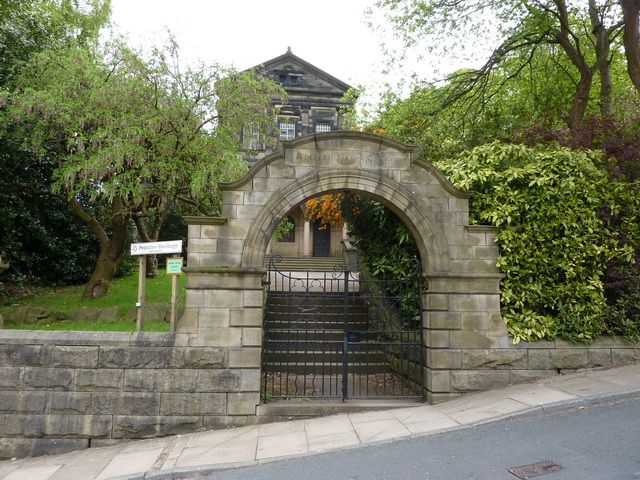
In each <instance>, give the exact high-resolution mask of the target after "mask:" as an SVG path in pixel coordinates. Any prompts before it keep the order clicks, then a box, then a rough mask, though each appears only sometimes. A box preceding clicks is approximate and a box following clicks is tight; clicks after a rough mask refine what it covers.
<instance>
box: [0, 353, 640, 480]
mask: <svg viewBox="0 0 640 480" xmlns="http://www.w3.org/2000/svg"><path fill="white" fill-rule="evenodd" d="M636 395H637V396H638V398H639V399H640V364H637V365H630V366H626V367H620V368H614V369H610V370H592V371H585V372H580V373H576V374H572V375H566V376H558V377H553V378H551V379H546V380H540V381H537V382H534V383H527V384H519V385H514V386H511V387H508V388H503V389H499V390H492V391H489V392H482V393H477V394H473V395H468V396H465V397H462V398H459V399H456V400H452V401H449V402H445V403H441V404H438V405H421V406H417V407H410V408H400V409H394V410H384V411H373V412H365V413H351V414H344V415H334V416H331V417H325V418H314V419H311V420H296V421H291V422H283V423H271V424H265V425H256V426H250V427H242V428H235V429H228V430H216V431H209V432H201V433H193V434H188V435H176V436H173V437H164V438H161V439H152V440H142V441H136V442H130V443H126V444H122V445H116V446H112V447H102V448H94V449H88V450H81V451H78V452H73V453H68V454H65V455H56V456H52V457H36V458H32V459H22V460H17V461H5V462H0V478H2V479H4V480H25V479H28V480H68V479H74V480H85V479H86V480H94V479H95V480H107V479H119V480H122V479H156V480H159V479H163V480H164V479H187V478H198V477H199V475H204V474H205V473H207V472H212V471H215V470H218V469H221V468H231V467H234V466H240V465H250V464H254V463H259V462H265V461H273V460H278V459H284V458H286V457H292V456H299V455H309V454H314V453H319V452H326V451H330V450H336V449H344V448H353V447H357V446H360V445H368V444H372V443H376V442H382V441H390V440H395V439H400V438H406V437H410V436H418V435H430V434H434V433H438V432H443V431H447V430H452V429H458V428H465V427H468V426H471V425H476V424H480V423H486V422H489V421H493V420H497V419H501V418H505V417H509V416H514V415H520V414H530V413H532V412H536V411H539V412H548V411H553V410H560V409H566V408H572V407H579V406H580V405H584V404H589V403H599V402H603V401H608V400H609V401H611V400H615V399H616V398H624V397H631V396H636Z"/></svg>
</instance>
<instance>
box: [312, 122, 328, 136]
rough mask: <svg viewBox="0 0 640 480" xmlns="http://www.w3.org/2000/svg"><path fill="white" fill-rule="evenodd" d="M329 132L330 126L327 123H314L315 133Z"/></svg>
mask: <svg viewBox="0 0 640 480" xmlns="http://www.w3.org/2000/svg"><path fill="white" fill-rule="evenodd" d="M330 131H331V124H330V123H327V122H319V123H316V133H325V132H330Z"/></svg>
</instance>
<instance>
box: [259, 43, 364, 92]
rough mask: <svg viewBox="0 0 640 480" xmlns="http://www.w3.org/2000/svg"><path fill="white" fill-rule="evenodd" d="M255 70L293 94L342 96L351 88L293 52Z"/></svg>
mask: <svg viewBox="0 0 640 480" xmlns="http://www.w3.org/2000/svg"><path fill="white" fill-rule="evenodd" d="M253 69H256V70H258V71H259V72H260V73H262V74H263V75H264V76H266V77H268V78H270V79H272V80H273V81H275V82H277V83H280V84H282V86H283V87H284V88H285V90H287V91H292V92H295V91H301V92H302V91H315V92H319V93H326V94H332V95H333V94H335V95H337V96H342V95H343V94H344V93H345V92H346V91H347V90H349V89H350V88H351V86H350V85H348V84H347V83H345V82H343V81H342V80H339V79H337V78H336V77H334V76H333V75H330V74H329V73H327V72H325V71H324V70H322V69H320V68H318V67H316V66H315V65H312V64H310V63H309V62H307V61H306V60H303V59H302V58H300V57H298V56H296V55H294V54H293V53H291V51H287V53H285V54H284V55H280V56H279V57H275V58H272V59H271V60H268V61H266V62H265V63H263V64H261V65H257V66H255V67H253Z"/></svg>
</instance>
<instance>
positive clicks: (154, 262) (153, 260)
mask: <svg viewBox="0 0 640 480" xmlns="http://www.w3.org/2000/svg"><path fill="white" fill-rule="evenodd" d="M146 277H147V278H157V277H158V257H157V256H156V255H147V274H146Z"/></svg>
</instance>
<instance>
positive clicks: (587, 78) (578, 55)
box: [554, 0, 597, 133]
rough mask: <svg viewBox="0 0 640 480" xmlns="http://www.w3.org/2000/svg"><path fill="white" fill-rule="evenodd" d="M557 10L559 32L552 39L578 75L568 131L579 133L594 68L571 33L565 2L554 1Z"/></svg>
mask: <svg viewBox="0 0 640 480" xmlns="http://www.w3.org/2000/svg"><path fill="white" fill-rule="evenodd" d="M555 4H556V7H557V9H558V14H557V16H558V20H559V27H560V28H559V30H558V31H557V32H555V34H554V37H555V39H556V41H557V42H558V43H559V44H560V46H561V47H562V49H563V50H564V52H565V53H566V54H567V57H569V60H571V63H573V65H574V66H575V68H576V70H578V73H579V74H580V80H579V81H578V85H577V86H576V93H575V95H574V97H573V103H572V105H571V113H570V114H569V121H568V122H567V123H568V125H569V129H570V130H571V132H572V133H576V132H577V131H579V130H580V129H581V127H582V125H583V122H584V114H585V112H586V111H587V106H588V105H589V93H590V92H591V84H592V83H593V74H594V72H595V71H596V70H597V68H596V67H590V66H589V64H588V63H587V59H586V58H585V56H584V54H583V53H582V50H581V48H580V39H579V37H578V36H577V35H575V34H574V33H573V32H572V31H571V26H570V21H569V10H568V8H567V3H566V1H565V0H555Z"/></svg>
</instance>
